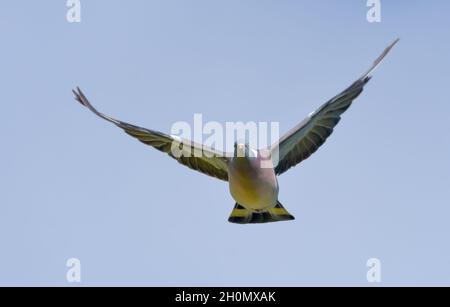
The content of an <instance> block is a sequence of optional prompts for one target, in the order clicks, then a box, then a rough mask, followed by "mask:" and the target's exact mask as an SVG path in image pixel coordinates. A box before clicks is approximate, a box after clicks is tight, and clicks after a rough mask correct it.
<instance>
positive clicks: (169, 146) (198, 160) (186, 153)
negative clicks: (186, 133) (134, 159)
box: [73, 88, 229, 181]
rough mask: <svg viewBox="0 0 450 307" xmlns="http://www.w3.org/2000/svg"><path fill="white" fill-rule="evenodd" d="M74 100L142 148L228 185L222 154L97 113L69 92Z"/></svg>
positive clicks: (225, 159)
mask: <svg viewBox="0 0 450 307" xmlns="http://www.w3.org/2000/svg"><path fill="white" fill-rule="evenodd" d="M73 93H74V94H75V99H76V100H77V101H79V102H80V103H81V104H82V105H83V106H85V107H86V108H88V109H89V110H91V111H92V112H93V113H94V114H96V115H97V116H99V117H101V118H103V119H105V120H107V121H109V122H111V123H113V124H115V125H116V126H117V127H119V128H121V129H123V130H124V131H125V132H126V133H127V134H129V135H131V136H132V137H135V138H136V139H138V140H139V141H141V142H142V143H144V144H147V145H150V146H152V147H154V148H156V149H158V150H159V151H162V152H165V153H166V154H168V155H169V156H171V157H172V158H174V159H175V160H177V161H178V162H179V163H181V164H183V165H185V166H187V167H189V168H191V169H193V170H196V171H199V172H201V173H203V174H206V175H209V176H211V177H215V178H218V179H221V180H225V181H228V161H229V159H228V157H227V155H226V154H225V153H222V152H218V151H215V150H213V149H211V148H208V147H206V146H203V145H200V144H197V143H194V142H192V141H188V140H184V139H181V138H178V137H174V136H170V135H166V134H164V133H161V132H158V131H154V130H149V129H146V128H141V127H138V126H134V125H131V124H128V123H125V122H122V121H120V120H117V119H114V118H112V117H109V116H106V115H104V114H102V113H100V112H98V111H97V110H96V109H95V108H94V107H93V106H92V105H91V103H90V102H89V100H88V99H87V98H86V96H85V95H84V94H83V92H82V91H81V90H80V88H77V90H76V91H75V90H74V91H73Z"/></svg>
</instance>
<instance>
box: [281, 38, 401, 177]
mask: <svg viewBox="0 0 450 307" xmlns="http://www.w3.org/2000/svg"><path fill="white" fill-rule="evenodd" d="M397 42H398V39H397V40H395V41H394V42H393V43H392V44H391V45H390V46H389V47H387V48H386V49H385V50H384V52H383V53H382V54H381V55H380V56H379V57H378V59H377V60H376V61H375V62H374V63H373V65H372V67H371V68H370V69H369V70H368V71H367V72H366V73H365V74H364V75H363V76H361V78H359V79H358V80H356V81H355V82H354V83H353V84H352V85H351V86H350V87H348V88H347V89H346V90H344V91H343V92H342V93H340V94H339V95H337V96H335V97H334V98H332V99H331V100H329V101H328V102H326V103H325V104H323V105H322V106H321V107H320V108H318V109H317V110H316V111H314V112H312V113H311V114H310V115H309V116H308V117H306V118H305V119H304V120H303V121H302V122H301V123H299V124H298V125H297V126H295V127H294V128H293V129H292V130H290V131H289V132H288V133H286V134H285V135H284V136H283V137H282V138H281V139H280V141H279V142H278V144H276V145H274V146H272V154H273V156H274V157H275V156H276V151H275V150H278V164H277V166H276V167H275V173H276V174H277V175H279V174H282V173H284V172H285V171H287V170H288V169H290V168H291V167H293V166H295V165H297V164H298V163H300V162H302V161H303V160H305V159H307V158H308V157H309V156H310V155H312V154H313V153H314V152H315V151H316V150H317V149H318V148H319V147H320V146H321V145H322V144H324V143H325V141H326V139H327V138H328V137H329V136H330V135H331V133H332V132H333V129H334V127H335V126H336V125H337V124H338V123H339V121H340V120H341V115H342V113H344V112H345V111H346V110H347V109H348V108H349V107H350V105H351V104H352V102H353V100H354V99H355V98H356V97H358V96H359V94H361V92H362V91H363V88H364V85H366V84H367V82H369V80H370V78H371V77H370V74H371V73H372V72H373V70H374V69H375V68H376V67H377V66H378V64H380V62H381V61H382V60H383V58H384V57H385V56H386V55H387V54H388V53H389V51H390V50H391V49H392V47H394V45H395V44H396V43H397Z"/></svg>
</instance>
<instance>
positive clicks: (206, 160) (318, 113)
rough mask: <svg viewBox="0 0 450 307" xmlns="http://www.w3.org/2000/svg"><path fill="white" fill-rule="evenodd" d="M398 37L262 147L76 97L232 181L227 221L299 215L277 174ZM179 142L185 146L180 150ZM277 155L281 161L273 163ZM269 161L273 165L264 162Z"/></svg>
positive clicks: (331, 121)
mask: <svg viewBox="0 0 450 307" xmlns="http://www.w3.org/2000/svg"><path fill="white" fill-rule="evenodd" d="M398 41H399V40H398V39H397V40H395V41H394V42H393V43H392V44H391V45H389V46H388V47H387V48H386V49H385V50H384V52H383V53H382V54H381V55H380V56H379V57H378V58H377V59H376V60H375V62H374V63H373V65H372V66H371V68H370V69H369V70H368V71H367V72H366V73H364V74H363V75H362V76H361V77H360V78H359V79H357V80H356V81H355V82H354V83H353V84H352V85H350V86H349V87H348V88H347V89H345V90H344V91H343V92H341V93H340V94H338V95H337V96H335V97H333V98H332V99H330V100H329V101H327V102H326V103H325V104H323V105H322V106H320V107H319V108H318V109H317V110H315V111H314V112H312V113H311V114H309V115H308V116H307V117H306V118H305V119H304V120H303V121H302V122H300V123H299V124H298V125H297V126H295V127H294V128H292V129H291V130H290V131H288V132H287V133H286V134H285V135H283V136H282V137H281V138H280V139H279V141H278V142H276V143H275V144H273V145H272V146H270V148H267V149H263V150H258V149H254V148H250V146H249V144H248V143H237V142H236V143H235V144H234V153H233V154H228V153H225V152H220V151H217V150H215V149H212V148H209V147H207V146H204V145H201V144H197V143H194V142H192V141H189V140H185V139H180V138H179V137H176V136H171V135H167V134H164V133H161V132H158V131H155V130H150V129H146V128H142V127H138V126H135V125H131V124H128V123H125V122H123V121H120V120H117V119H114V118H112V117H109V116H107V115H104V114H102V113H100V112H99V111H97V110H96V109H95V108H94V107H93V106H92V105H91V103H90V102H89V100H88V99H87V98H86V96H85V95H84V94H83V92H82V91H81V90H80V88H79V87H78V88H77V89H76V90H73V93H74V94H75V99H76V100H77V101H79V102H80V103H81V104H82V105H83V106H85V107H87V108H88V109H89V110H91V111H92V112H93V113H94V114H96V115H97V116H99V117H101V118H103V119H105V120H107V121H109V122H111V123H113V124H114V125H116V126H117V127H119V128H121V129H123V130H124V131H125V132H126V133H127V134H129V135H131V136H132V137H134V138H136V139H138V140H139V141H141V142H142V143H144V144H147V145H150V146H152V147H154V148H156V149H157V150H159V151H161V152H164V153H166V154H168V155H169V156H171V157H172V158H174V159H176V160H177V161H178V162H179V163H181V164H183V165H185V166H187V167H189V168H191V169H193V170H196V171H199V172H201V173H203V174H205V175H208V176H211V177H215V178H217V179H221V180H224V181H227V182H228V183H229V190H230V193H231V196H232V197H233V198H234V200H235V201H236V204H235V206H234V209H233V210H232V212H231V215H230V217H229V218H228V221H229V222H231V223H237V224H255V223H268V222H278V221H288V220H294V217H293V216H292V215H291V214H290V213H289V212H288V211H287V210H286V209H285V208H284V207H283V205H281V203H280V202H279V200H278V192H279V186H278V181H277V176H279V175H281V174H283V173H284V172H286V171H287V170H289V169H290V168H291V167H293V166H296V165H297V164H299V163H300V162H302V161H304V160H305V159H307V158H308V157H309V156H311V155H312V154H313V153H314V152H315V151H316V150H317V149H318V148H319V147H320V146H321V145H323V144H324V143H325V141H326V140H327V138H328V137H329V136H330V135H331V133H332V132H333V129H334V127H335V126H336V125H337V124H338V122H339V121H340V119H341V115H342V114H343V113H344V112H345V111H346V110H347V109H348V108H349V107H350V105H351V104H352V102H353V101H354V100H355V98H357V97H358V96H359V95H360V94H361V92H362V91H363V89H364V86H365V85H366V84H367V82H369V80H370V79H371V73H372V72H373V71H374V69H375V68H376V67H377V66H378V65H379V64H380V63H381V61H382V60H383V59H384V57H385V56H386V55H387V54H388V53H389V51H390V50H391V49H392V48H393V47H394V45H395V44H396V43H397V42H398ZM174 148H181V151H182V154H176V153H175V152H174V150H173V149H174ZM274 158H277V161H278V163H273V162H274ZM264 162H270V163H272V165H273V167H261V165H262V163H264Z"/></svg>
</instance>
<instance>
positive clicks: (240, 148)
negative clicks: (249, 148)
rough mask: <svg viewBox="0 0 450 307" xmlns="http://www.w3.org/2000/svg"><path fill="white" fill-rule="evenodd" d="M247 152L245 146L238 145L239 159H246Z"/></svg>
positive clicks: (237, 154) (237, 155) (237, 153)
mask: <svg viewBox="0 0 450 307" xmlns="http://www.w3.org/2000/svg"><path fill="white" fill-rule="evenodd" d="M245 151H246V148H245V144H237V145H236V157H237V158H243V157H245V156H246V155H245Z"/></svg>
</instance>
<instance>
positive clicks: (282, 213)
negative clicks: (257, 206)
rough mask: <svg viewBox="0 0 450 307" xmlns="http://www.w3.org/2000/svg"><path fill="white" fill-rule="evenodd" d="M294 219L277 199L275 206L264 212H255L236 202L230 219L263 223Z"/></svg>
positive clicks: (232, 220) (248, 222) (236, 221)
mask: <svg viewBox="0 0 450 307" xmlns="http://www.w3.org/2000/svg"><path fill="white" fill-rule="evenodd" d="M294 219H295V218H294V216H292V215H291V214H290V213H289V212H288V211H287V210H286V209H284V207H283V205H282V204H280V202H279V201H277V204H276V206H275V207H273V208H272V209H269V210H267V211H263V212H254V211H251V210H248V209H246V208H244V206H241V205H240V204H238V203H236V205H235V206H234V209H233V211H232V212H231V215H230V217H229V218H228V221H229V222H230V223H235V224H261V223H272V222H281V221H290V220H294Z"/></svg>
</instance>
